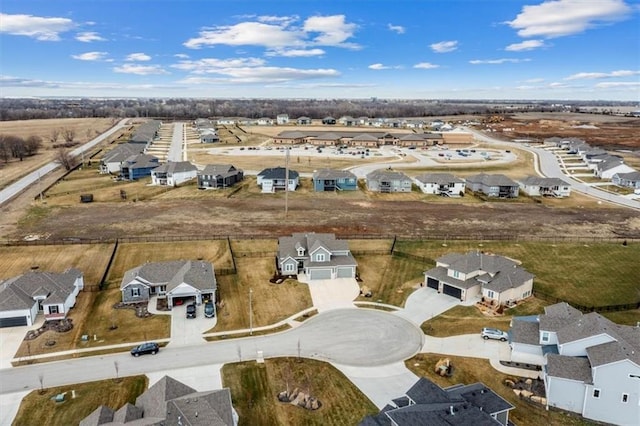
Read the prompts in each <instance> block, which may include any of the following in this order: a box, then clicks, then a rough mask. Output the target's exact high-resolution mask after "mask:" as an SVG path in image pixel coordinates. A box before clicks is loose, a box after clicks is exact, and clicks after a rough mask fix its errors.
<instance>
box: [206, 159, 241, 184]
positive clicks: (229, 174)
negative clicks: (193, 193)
mask: <svg viewBox="0 0 640 426" xmlns="http://www.w3.org/2000/svg"><path fill="white" fill-rule="evenodd" d="M243 178H244V172H243V171H242V170H240V169H236V168H235V167H234V166H232V165H231V164H207V165H206V166H205V168H204V169H203V170H201V171H199V172H198V188H199V189H211V188H228V187H230V186H233V185H235V184H236V183H238V182H240V181H242V179H243Z"/></svg>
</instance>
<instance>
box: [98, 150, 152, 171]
mask: <svg viewBox="0 0 640 426" xmlns="http://www.w3.org/2000/svg"><path fill="white" fill-rule="evenodd" d="M143 151H144V145H143V144H139V143H122V144H119V145H118V146H116V147H115V148H113V149H112V150H111V151H109V152H107V153H106V154H104V155H103V156H102V158H101V159H100V173H116V174H117V173H119V172H120V167H121V166H122V163H124V162H125V161H126V160H127V158H129V157H131V156H133V155H137V154H142V152H143Z"/></svg>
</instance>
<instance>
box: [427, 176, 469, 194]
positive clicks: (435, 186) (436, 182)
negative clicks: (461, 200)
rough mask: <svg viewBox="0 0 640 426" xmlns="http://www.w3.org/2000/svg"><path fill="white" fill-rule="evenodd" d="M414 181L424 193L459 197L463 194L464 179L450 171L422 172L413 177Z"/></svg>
mask: <svg viewBox="0 0 640 426" xmlns="http://www.w3.org/2000/svg"><path fill="white" fill-rule="evenodd" d="M415 183H416V185H418V187H419V188H420V189H421V190H422V192H424V193H425V194H432V195H442V196H446V197H460V196H462V195H463V194H464V190H465V185H466V184H465V180H464V179H461V178H458V177H455V176H454V175H452V174H450V173H424V174H421V175H418V176H416V177H415Z"/></svg>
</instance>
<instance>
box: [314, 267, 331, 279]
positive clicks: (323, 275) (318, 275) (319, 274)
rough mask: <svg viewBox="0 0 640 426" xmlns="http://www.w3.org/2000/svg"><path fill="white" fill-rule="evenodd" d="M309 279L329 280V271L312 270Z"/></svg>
mask: <svg viewBox="0 0 640 426" xmlns="http://www.w3.org/2000/svg"><path fill="white" fill-rule="evenodd" d="M309 273H310V276H309V279H312V280H329V279H331V269H312V270H311V271H309Z"/></svg>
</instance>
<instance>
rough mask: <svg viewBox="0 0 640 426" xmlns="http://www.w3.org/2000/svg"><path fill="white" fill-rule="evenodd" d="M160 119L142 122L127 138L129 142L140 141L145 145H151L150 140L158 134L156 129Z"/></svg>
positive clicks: (160, 123)
mask: <svg viewBox="0 0 640 426" xmlns="http://www.w3.org/2000/svg"><path fill="white" fill-rule="evenodd" d="M161 125H162V121H159V120H149V121H146V122H144V123H142V124H141V125H140V126H138V128H137V129H136V130H135V132H134V133H133V135H131V137H130V138H129V142H130V143H140V144H143V145H144V146H145V147H148V146H149V145H151V142H153V140H154V139H155V138H156V137H157V136H158V131H159V130H160V126H161Z"/></svg>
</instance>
